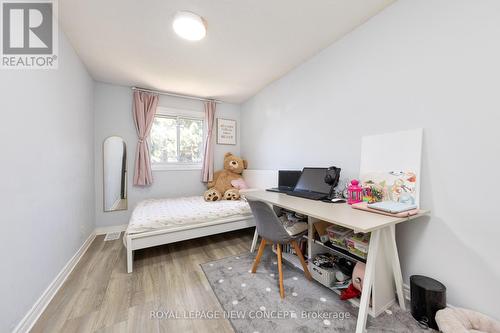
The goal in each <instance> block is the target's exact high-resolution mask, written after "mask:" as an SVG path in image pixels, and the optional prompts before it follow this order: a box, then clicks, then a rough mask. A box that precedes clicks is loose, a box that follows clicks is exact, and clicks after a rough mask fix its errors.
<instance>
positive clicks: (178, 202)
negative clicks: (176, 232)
mask: <svg viewBox="0 0 500 333" xmlns="http://www.w3.org/2000/svg"><path fill="white" fill-rule="evenodd" d="M250 216H252V213H251V211H250V206H249V205H248V203H247V202H246V201H244V200H236V201H228V200H221V201H215V202H207V201H205V200H204V199H203V197H202V196H195V197H182V198H170V199H150V200H144V201H141V202H140V203H139V204H138V205H137V206H136V207H135V209H134V211H133V212H132V216H131V217H130V222H129V225H128V227H127V234H137V233H141V232H147V231H154V230H162V229H169V228H175V227H180V226H188V225H193V224H197V223H203V222H213V221H217V220H227V219H229V218H238V217H241V218H245V217H250Z"/></svg>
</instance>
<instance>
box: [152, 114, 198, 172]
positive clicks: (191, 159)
mask: <svg viewBox="0 0 500 333" xmlns="http://www.w3.org/2000/svg"><path fill="white" fill-rule="evenodd" d="M203 132H204V126H203V113H201V112H194V111H186V110H174V109H166V108H158V110H157V112H156V116H155V119H154V121H153V126H152V127H151V133H150V136H149V144H150V153H151V164H152V168H153V170H172V169H181V170H182V169H200V168H201V162H202V160H203V144H204V133H203Z"/></svg>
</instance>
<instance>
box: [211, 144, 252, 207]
mask: <svg viewBox="0 0 500 333" xmlns="http://www.w3.org/2000/svg"><path fill="white" fill-rule="evenodd" d="M246 168H247V161H245V160H243V159H241V158H239V157H237V156H235V155H233V154H232V153H226V154H225V155H224V170H219V171H216V172H215V173H214V178H213V180H212V181H211V182H208V184H207V186H208V190H207V191H205V195H204V197H205V200H206V201H217V200H238V199H239V198H240V192H239V190H241V189H244V188H246V184H245V182H244V180H243V178H242V177H241V174H242V173H243V170H244V169H246Z"/></svg>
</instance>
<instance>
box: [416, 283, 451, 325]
mask: <svg viewBox="0 0 500 333" xmlns="http://www.w3.org/2000/svg"><path fill="white" fill-rule="evenodd" d="M410 293H411V314H412V316H413V318H415V319H416V320H417V321H418V322H419V323H421V324H423V325H426V326H428V327H430V328H433V329H436V330H437V329H438V326H437V324H436V320H435V317H436V312H438V311H439V310H441V309H444V308H445V307H446V287H445V285H444V284H442V283H441V282H439V281H437V280H434V279H432V278H430V277H427V276H423V275H412V276H410Z"/></svg>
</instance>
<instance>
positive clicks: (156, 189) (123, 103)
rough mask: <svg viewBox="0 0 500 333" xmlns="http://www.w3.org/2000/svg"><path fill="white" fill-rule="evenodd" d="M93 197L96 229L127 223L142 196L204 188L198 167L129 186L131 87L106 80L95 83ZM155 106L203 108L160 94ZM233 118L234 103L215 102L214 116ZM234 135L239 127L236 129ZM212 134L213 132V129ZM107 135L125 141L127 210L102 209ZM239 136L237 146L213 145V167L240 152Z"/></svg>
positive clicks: (195, 192)
mask: <svg viewBox="0 0 500 333" xmlns="http://www.w3.org/2000/svg"><path fill="white" fill-rule="evenodd" d="M94 91H95V104H94V112H95V147H94V149H95V175H96V177H95V178H96V183H95V197H96V226H97V228H102V227H110V226H119V225H123V224H127V223H128V220H129V218H130V214H131V212H132V210H133V209H134V207H135V205H136V204H137V203H138V202H139V201H141V200H144V199H151V198H169V197H177V196H187V195H200V194H203V192H204V191H205V190H206V187H205V185H204V184H203V183H202V182H201V181H200V179H201V170H183V171H173V170H169V171H153V178H154V184H153V185H152V186H150V187H145V188H141V187H135V186H133V185H132V183H133V182H132V178H133V174H134V158H135V150H136V145H137V134H136V130H135V127H134V122H133V117H132V90H131V89H130V88H129V87H123V86H116V85H111V84H106V83H100V82H98V83H96V85H95V90H94ZM158 105H159V106H164V107H172V108H178V109H186V110H194V111H203V102H201V101H196V100H189V99H184V98H176V97H170V96H163V95H162V96H160V101H159V104H158ZM217 117H222V118H228V119H235V120H236V121H237V124H238V126H239V125H240V107H239V106H238V105H234V104H227V103H222V104H217V113H216V118H217ZM236 132H237V135H238V136H239V133H240V130H239V128H237V131H236ZM214 134H215V131H214ZM111 135H118V136H121V137H122V138H123V139H124V140H125V142H126V144H127V156H128V157H127V163H128V210H126V211H118V212H106V213H105V212H104V211H103V203H102V200H103V190H102V189H103V185H102V179H103V172H102V170H103V165H102V143H103V141H104V139H106V138H107V137H108V136H111ZM239 143H240V138H239V137H237V145H236V146H233V145H216V146H215V167H216V169H217V168H222V161H223V158H224V154H225V153H226V152H232V153H233V154H237V155H239V154H240V146H239Z"/></svg>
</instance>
